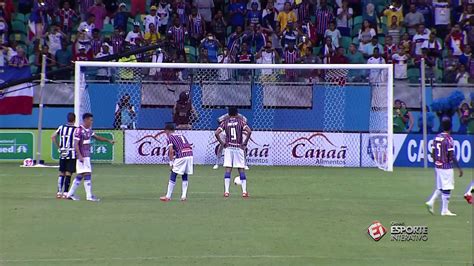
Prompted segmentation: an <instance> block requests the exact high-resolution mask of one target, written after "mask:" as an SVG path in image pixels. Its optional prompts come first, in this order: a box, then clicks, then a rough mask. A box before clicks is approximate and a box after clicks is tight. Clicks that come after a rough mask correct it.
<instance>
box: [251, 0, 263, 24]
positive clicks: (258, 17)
mask: <svg viewBox="0 0 474 266" xmlns="http://www.w3.org/2000/svg"><path fill="white" fill-rule="evenodd" d="M251 8H252V9H251V10H249V11H247V24H254V25H257V24H261V23H262V12H261V11H260V10H258V4H257V3H252V5H251Z"/></svg>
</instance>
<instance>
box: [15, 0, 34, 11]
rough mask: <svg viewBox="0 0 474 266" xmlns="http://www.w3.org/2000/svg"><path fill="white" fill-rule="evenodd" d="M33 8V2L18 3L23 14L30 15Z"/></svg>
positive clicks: (29, 0)
mask: <svg viewBox="0 0 474 266" xmlns="http://www.w3.org/2000/svg"><path fill="white" fill-rule="evenodd" d="M32 7H33V1H31V0H19V1H18V12H19V13H21V14H28V13H30V12H31V8H32Z"/></svg>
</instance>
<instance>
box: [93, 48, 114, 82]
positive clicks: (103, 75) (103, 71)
mask: <svg viewBox="0 0 474 266" xmlns="http://www.w3.org/2000/svg"><path fill="white" fill-rule="evenodd" d="M110 55H112V52H111V51H110V47H109V45H108V44H107V43H104V44H102V47H101V49H100V51H99V52H98V53H97V54H96V55H95V58H101V57H106V56H110ZM111 75H112V73H111V69H110V68H109V67H103V68H99V69H97V74H96V77H97V78H98V79H100V80H108V79H110V77H111Z"/></svg>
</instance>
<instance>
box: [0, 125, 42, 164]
mask: <svg viewBox="0 0 474 266" xmlns="http://www.w3.org/2000/svg"><path fill="white" fill-rule="evenodd" d="M33 137H34V135H33V132H28V131H22V132H20V131H9V132H0V160H24V159H26V158H33V150H34V138H33Z"/></svg>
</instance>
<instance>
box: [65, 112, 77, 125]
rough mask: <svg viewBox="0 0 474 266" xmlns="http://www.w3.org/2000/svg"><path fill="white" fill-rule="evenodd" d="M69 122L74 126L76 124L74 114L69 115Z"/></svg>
mask: <svg viewBox="0 0 474 266" xmlns="http://www.w3.org/2000/svg"><path fill="white" fill-rule="evenodd" d="M67 122H68V123H69V124H74V123H75V122H76V115H75V114H74V113H68V114H67Z"/></svg>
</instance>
